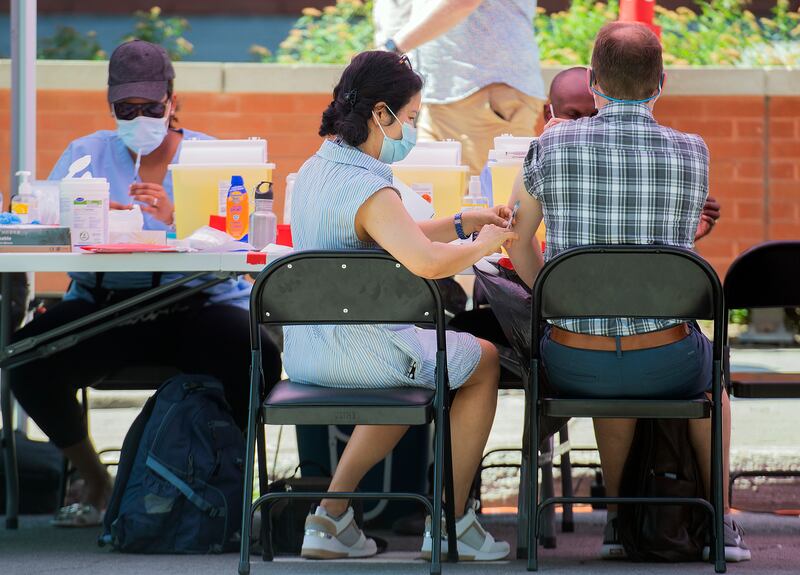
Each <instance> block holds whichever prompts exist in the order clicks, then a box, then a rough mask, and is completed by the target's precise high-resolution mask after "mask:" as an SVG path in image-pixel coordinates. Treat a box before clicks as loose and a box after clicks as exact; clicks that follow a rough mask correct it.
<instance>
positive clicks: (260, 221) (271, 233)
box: [250, 182, 278, 250]
mask: <svg viewBox="0 0 800 575" xmlns="http://www.w3.org/2000/svg"><path fill="white" fill-rule="evenodd" d="M264 184H267V186H268V187H267V190H266V191H262V190H261V186H263V185H264ZM255 197H256V209H255V211H254V212H253V215H251V216H250V243H251V244H252V245H253V247H254V248H256V249H257V250H262V249H264V248H265V247H267V246H268V245H269V244H274V243H275V238H276V236H277V233H278V217H277V216H276V215H275V213H274V212H273V211H272V198H273V195H272V182H261V183H260V184H258V185H257V186H256V194H255Z"/></svg>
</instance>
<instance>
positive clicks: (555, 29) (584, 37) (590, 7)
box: [534, 0, 619, 66]
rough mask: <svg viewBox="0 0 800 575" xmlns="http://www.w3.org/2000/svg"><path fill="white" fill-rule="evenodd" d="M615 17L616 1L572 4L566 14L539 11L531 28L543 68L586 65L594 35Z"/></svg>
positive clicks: (586, 0) (581, 0)
mask: <svg viewBox="0 0 800 575" xmlns="http://www.w3.org/2000/svg"><path fill="white" fill-rule="evenodd" d="M618 14H619V2H618V0H609V2H608V4H604V3H602V2H594V1H593V0H572V2H571V3H570V6H569V9H568V10H565V11H563V12H553V13H552V14H547V12H546V11H545V9H544V8H541V7H540V8H538V9H537V15H536V18H535V19H534V28H535V29H536V39H537V42H538V44H539V56H540V58H541V62H542V64H544V65H565V66H570V65H572V66H578V65H584V64H588V63H589V60H590V59H591V54H592V47H593V46H594V38H595V36H597V32H599V31H600V28H602V27H603V26H605V25H606V24H608V23H609V22H612V21H614V20H616V19H617V16H618Z"/></svg>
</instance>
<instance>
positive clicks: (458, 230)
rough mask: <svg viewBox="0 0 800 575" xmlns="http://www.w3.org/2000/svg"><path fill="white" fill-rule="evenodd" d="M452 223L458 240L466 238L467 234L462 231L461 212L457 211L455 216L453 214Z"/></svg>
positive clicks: (467, 237)
mask: <svg viewBox="0 0 800 575" xmlns="http://www.w3.org/2000/svg"><path fill="white" fill-rule="evenodd" d="M453 223H454V224H455V226H456V235H457V236H458V239H460V240H468V239H469V236H468V235H467V234H465V233H464V220H463V214H462V213H461V212H458V213H457V214H456V215H455V216H453Z"/></svg>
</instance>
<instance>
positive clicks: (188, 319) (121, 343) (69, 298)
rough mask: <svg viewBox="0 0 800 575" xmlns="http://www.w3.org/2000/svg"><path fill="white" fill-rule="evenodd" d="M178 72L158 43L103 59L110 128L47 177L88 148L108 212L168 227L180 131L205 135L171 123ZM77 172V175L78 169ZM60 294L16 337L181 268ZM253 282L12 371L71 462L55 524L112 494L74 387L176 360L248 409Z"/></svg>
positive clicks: (79, 521) (86, 520)
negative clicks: (76, 489) (72, 496)
mask: <svg viewBox="0 0 800 575" xmlns="http://www.w3.org/2000/svg"><path fill="white" fill-rule="evenodd" d="M174 79H175V72H174V70H173V67H172V63H171V62H170V60H169V57H168V56H167V53H166V51H165V50H164V49H163V48H161V47H160V46H157V45H155V44H151V43H149V42H145V41H142V40H133V41H131V42H127V43H125V44H122V45H121V46H119V47H118V48H117V49H116V50H114V53H113V54H112V55H111V60H110V62H109V75H108V102H109V106H110V111H111V115H112V116H113V118H114V120H115V122H116V126H117V129H116V130H114V131H111V130H101V131H99V132H95V133H93V134H90V135H88V136H84V137H82V138H78V139H77V140H75V141H73V142H72V143H71V144H70V145H69V147H68V148H67V149H66V150H65V151H64V153H63V154H62V156H61V158H60V159H59V161H58V162H57V164H56V166H55V167H54V168H53V170H52V172H51V173H50V179H51V180H60V179H62V178H64V177H65V176H66V175H67V171H68V169H69V166H70V165H71V164H72V163H73V162H74V161H75V160H77V159H79V158H81V157H83V156H86V155H90V156H91V163H90V164H89V166H88V168H87V170H88V171H91V173H92V175H93V176H95V177H103V178H106V179H107V180H108V182H109V186H110V200H111V208H112V209H130V208H131V207H132V206H133V205H134V204H138V205H139V206H140V207H141V210H142V213H143V217H144V229H146V230H148V229H149V230H170V229H171V227H172V224H173V216H174V213H173V212H174V207H173V201H172V178H171V176H170V173H169V172H168V170H167V166H168V165H169V164H170V163H174V162H176V161H177V157H178V154H179V152H180V147H181V142H182V141H183V140H184V139H185V138H198V139H209V138H210V136H207V135H205V134H202V133H200V132H193V131H190V130H186V129H179V128H177V127H176V120H175V110H176V108H177V101H178V100H177V97H176V95H175V93H174V91H173V81H174ZM76 175H77V176H80V175H81V174H80V173H78V174H76ZM70 276H71V279H72V282H71V284H70V287H69V289H68V291H67V293H66V294H65V297H64V301H63V302H61V303H60V304H58V305H56V306H54V307H52V308H50V309H49V310H48V311H47V312H46V313H44V314H42V315H40V316H38V317H37V318H36V319H34V320H33V321H32V322H31V323H29V324H28V325H27V326H25V327H24V328H23V329H21V330H20V331H18V332H17V334H16V336H15V337H16V339H24V338H25V337H30V336H33V335H37V334H39V333H42V332H45V331H49V330H51V329H53V328H55V327H58V326H60V325H63V324H66V323H69V322H71V321H73V320H76V319H79V318H82V317H84V316H86V315H88V314H90V313H93V312H95V311H97V310H99V309H102V308H103V307H105V306H108V305H110V304H112V303H116V302H119V301H121V300H123V299H126V298H129V297H131V296H133V295H135V294H137V293H141V292H142V291H144V290H147V289H150V288H152V287H153V286H155V285H158V284H159V283H166V282H169V281H172V280H173V279H175V278H177V277H179V274H173V273H164V274H151V273H105V274H93V273H72V274H70ZM249 294H250V284H249V283H248V282H246V281H244V280H228V281H227V282H225V283H222V284H218V285H216V286H214V287H213V288H209V289H208V290H206V291H205V292H203V293H201V294H199V295H198V296H197V297H192V298H189V299H187V300H184V301H183V302H182V303H181V304H179V305H176V306H172V307H168V308H166V309H162V310H161V311H160V312H159V313H157V314H153V315H152V316H148V317H146V318H143V319H140V320H139V321H137V322H135V323H131V324H126V325H124V326H121V327H117V328H115V329H113V330H112V331H109V332H107V333H105V334H103V335H102V336H101V337H95V338H92V339H89V340H87V341H85V342H83V343H80V344H78V345H75V346H74V347H71V348H69V349H67V350H65V351H62V352H60V353H57V354H54V355H52V356H50V357H47V358H43V359H40V360H38V361H35V362H31V363H29V364H27V365H24V366H20V367H18V368H16V369H14V370H12V371H11V386H12V389H13V391H14V394H15V395H16V397H17V400H18V401H19V402H20V404H21V405H22V407H23V408H24V409H25V411H26V412H27V413H28V414H29V415H30V416H31V418H32V419H33V420H34V421H35V422H36V424H37V425H38V426H39V427H40V428H41V429H42V430H43V431H44V432H45V433H46V434H47V435H48V437H50V439H51V440H52V441H53V443H55V444H56V445H57V446H58V447H60V448H61V449H62V450H63V451H64V454H65V455H66V456H67V457H68V458H69V459H70V461H71V462H72V464H73V465H74V466H75V468H76V469H77V471H78V473H79V474H80V476H81V478H82V479H83V482H84V483H83V488H82V492H81V493H80V495H78V496H77V497H76V498H77V502H76V503H74V504H73V505H70V506H68V507H65V508H63V509H61V510H60V511H59V512H58V514H57V515H56V518H55V520H54V523H55V524H56V525H62V526H90V525H97V524H98V523H99V522H100V521H101V519H102V513H103V510H104V509H105V506H106V504H107V501H108V498H109V496H110V493H111V480H110V477H109V475H108V473H107V472H106V470H105V468H104V466H103V465H102V464H101V463H100V459H99V458H98V456H97V453H96V451H95V449H94V446H93V445H92V442H91V439H90V438H89V436H88V431H87V426H86V422H85V420H84V417H83V412H82V410H81V407H80V405H79V404H78V402H77V400H76V397H75V391H76V389H78V388H82V387H86V386H87V385H92V384H93V383H95V382H98V381H100V380H102V378H103V377H104V376H106V375H108V374H110V373H113V372H114V371H116V370H118V369H120V368H122V367H125V366H126V365H135V364H148V363H149V364H155V365H174V366H175V367H177V368H178V369H180V370H181V371H183V372H185V373H204V374H209V375H212V376H214V377H216V378H217V379H219V380H220V381H221V382H222V383H223V384H224V385H225V389H226V397H227V399H228V401H229V403H230V404H231V407H232V408H233V411H234V416H235V418H236V420H237V423H239V425H240V427H242V428H244V426H245V424H246V416H247V398H248V391H247V386H248V380H249V377H248V372H249V367H250V355H249V353H250V352H249V350H250V344H249V328H248V323H249V314H248V305H249ZM262 339H263V343H262V348H263V350H264V352H263V353H264V366H265V376H266V377H265V380H266V381H267V382H271V381H276V380H277V379H278V378H279V377H280V373H281V364H280V353H279V351H278V349H277V347H276V346H275V344H274V343H272V341H271V340H269V339H268V338H267V337H263V338H262Z"/></svg>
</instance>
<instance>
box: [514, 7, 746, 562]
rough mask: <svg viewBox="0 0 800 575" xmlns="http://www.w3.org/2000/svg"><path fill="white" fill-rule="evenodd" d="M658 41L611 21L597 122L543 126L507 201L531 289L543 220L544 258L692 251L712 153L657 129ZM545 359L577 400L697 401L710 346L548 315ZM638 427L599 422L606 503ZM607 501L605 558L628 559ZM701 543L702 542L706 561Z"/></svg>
mask: <svg viewBox="0 0 800 575" xmlns="http://www.w3.org/2000/svg"><path fill="white" fill-rule="evenodd" d="M664 77H665V75H664V70H663V63H662V57H661V44H660V42H659V40H658V38H657V37H656V36H655V34H654V33H653V32H652V31H650V30H649V29H648V28H647V27H645V26H642V25H640V24H633V23H622V22H616V23H613V24H609V25H607V26H605V27H604V28H603V29H602V30H600V32H599V33H598V35H597V39H596V41H595V46H594V51H593V53H592V68H591V69H590V70H589V71H588V74H587V81H588V85H589V89H590V90H591V91H592V93H593V95H594V99H595V104H596V106H597V109H598V113H597V115H596V116H593V117H587V118H580V119H578V120H559V119H557V118H556V119H554V120H551V121H550V122H549V123H548V125H547V129H546V130H545V132H544V133H543V134H542V136H541V138H539V139H538V140H535V141H534V142H533V143H532V144H531V148H530V151H529V152H528V156H527V157H526V159H525V163H524V165H523V170H522V172H521V174H520V176H519V178H518V179H517V182H516V184H515V187H514V192H513V193H512V197H511V200H510V205H511V206H513V205H514V204H515V203H516V202H517V201H519V203H520V208H519V211H518V216H517V221H516V223H515V231H516V232H517V233H518V234H519V241H517V242H515V243H514V245H512V246H511V247H509V248H508V251H509V255H510V256H511V260H512V262H513V263H514V267H515V269H516V271H517V273H519V275H520V277H521V278H522V279H523V280H524V281H525V282H526V283H527V284H528V285H529V286H532V285H533V282H534V279H535V277H536V274H537V273H538V271H539V269H540V268H541V266H542V265H543V259H542V254H541V252H540V251H539V250H537V249H531V245H532V244H531V242H532V240H533V238H534V232H535V231H536V229H537V227H538V226H539V223H540V222H541V221H542V218H544V222H545V226H546V230H547V232H546V233H547V237H546V240H547V243H546V252H545V254H544V260H549V259H551V258H553V257H555V256H556V255H558V254H559V253H561V252H562V251H564V250H566V249H569V248H572V247H575V246H584V245H593V244H595V245H596V244H645V245H648V244H657V245H669V246H677V247H681V248H686V249H692V248H693V247H694V239H695V232H696V231H697V227H698V222H699V221H700V214H701V211H702V209H703V204H704V202H705V201H706V197H707V196H708V163H709V155H708V149H707V147H706V145H705V142H703V140H702V138H700V136H697V135H694V134H684V133H682V132H678V131H676V130H672V129H670V128H665V127H663V126H660V125H659V124H658V122H656V120H655V119H654V117H653V107H654V105H655V102H656V100H657V99H658V97H659V96H660V95H661V92H662V90H663V87H664ZM541 349H542V358H543V362H544V366H545V369H546V371H547V376H548V380H549V382H550V384H551V385H552V386H553V387H554V388H555V389H556V390H557V391H558V392H559V393H560V394H561V395H563V396H567V397H569V396H572V397H580V398H592V397H596V398H606V397H607V398H651V399H652V398H659V397H660V398H679V397H695V396H697V395H699V394H701V393H704V392H709V391H710V389H711V362H712V355H711V344H710V342H709V341H708V339H707V338H706V337H705V336H704V335H703V334H702V333H701V332H700V330H699V329H698V328H697V327H696V325H694V324H693V323H692V324H689V323H686V322H683V321H681V320H657V319H633V318H615V319H603V318H596V319H576V320H555V321H552V322H551V323H550V325H549V326H548V327H547V329H546V330H545V335H544V337H543V339H542V342H541ZM723 423H724V438H723V444H724V449H723V451H724V462H723V469H724V470H725V478H724V483H723V484H724V485H727V481H728V479H727V470H728V452H729V444H730V407H729V404H728V397H727V395H726V394H724V396H723ZM635 425H636V422H635V420H612V419H598V420H595V433H596V436H597V444H598V449H599V451H600V457H601V460H602V465H603V472H604V476H605V482H606V489H607V493H608V495H609V496H612V497H613V496H616V495H618V494H619V482H620V478H621V474H622V468H623V465H624V463H625V459H626V458H627V454H628V451H629V449H630V445H631V442H632V440H633V432H634V428H635ZM710 427H711V426H710V420H709V419H699V420H690V423H689V436H690V438H691V442H692V447H693V448H694V451H695V453H696V455H697V462H698V465H699V466H700V469H701V471H702V473H703V477H704V479H705V487H706V490H707V491H708V490H709V486H710V477H711V469H710V467H711V466H710V460H711V445H710V439H711V429H710ZM723 491H724V493H725V502H724V505H725V509H726V512H725V513H726V515H725V555H726V559H727V560H728V561H746V560H748V559H750V551H749V549H748V548H747V546H746V545H745V544H744V541H743V539H742V532H741V530H740V528H739V526H738V525H737V524H736V523H735V522H734V521H733V519H732V518H731V517H730V514H729V506H728V501H727V490H723ZM616 515H617V514H616V506H611V505H609V513H608V523H607V525H606V530H605V537H604V541H603V548H602V551H601V555H602V556H603V557H605V558H616V557H624V555H625V551H624V548H623V547H622V545H621V544H620V541H619V537H618V535H617V528H616V522H617V518H616ZM707 554H708V547H706V556H707Z"/></svg>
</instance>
